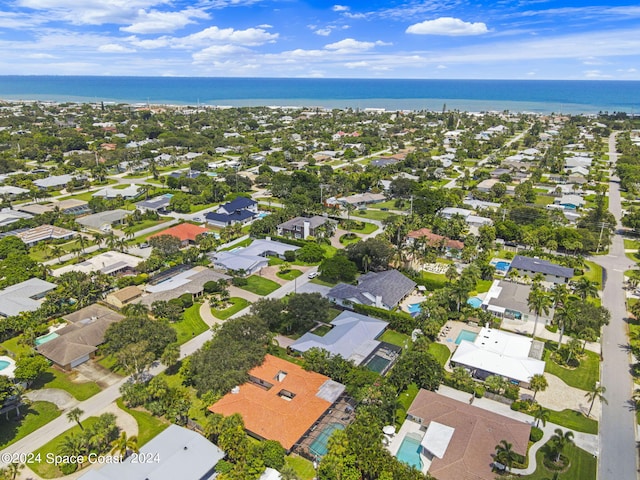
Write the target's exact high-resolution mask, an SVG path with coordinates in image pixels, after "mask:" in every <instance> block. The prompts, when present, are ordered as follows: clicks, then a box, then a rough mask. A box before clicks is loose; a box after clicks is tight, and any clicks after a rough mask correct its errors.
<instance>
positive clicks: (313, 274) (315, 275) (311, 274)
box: [307, 272, 318, 278]
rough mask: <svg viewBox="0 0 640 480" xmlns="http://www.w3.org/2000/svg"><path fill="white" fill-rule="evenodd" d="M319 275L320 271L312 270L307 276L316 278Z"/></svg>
mask: <svg viewBox="0 0 640 480" xmlns="http://www.w3.org/2000/svg"><path fill="white" fill-rule="evenodd" d="M317 276H318V272H311V273H310V274H309V275H307V278H316V277H317Z"/></svg>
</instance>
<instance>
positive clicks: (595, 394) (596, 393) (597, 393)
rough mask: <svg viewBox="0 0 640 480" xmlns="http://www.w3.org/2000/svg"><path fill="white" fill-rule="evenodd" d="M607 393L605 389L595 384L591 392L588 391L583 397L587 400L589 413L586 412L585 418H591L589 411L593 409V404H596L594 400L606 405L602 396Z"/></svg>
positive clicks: (605, 400)
mask: <svg viewBox="0 0 640 480" xmlns="http://www.w3.org/2000/svg"><path fill="white" fill-rule="evenodd" d="M606 392H607V389H606V387H603V386H602V385H599V384H598V383H596V384H595V385H594V386H593V388H592V389H591V390H589V391H588V392H587V393H586V394H585V395H584V396H585V398H587V399H588V400H589V402H591V403H590V405H589V411H588V412H587V417H589V416H591V409H592V408H593V404H594V403H596V399H597V400H600V402H601V403H604V404H605V405H607V404H608V403H609V402H607V399H606V398H604V394H605V393H606Z"/></svg>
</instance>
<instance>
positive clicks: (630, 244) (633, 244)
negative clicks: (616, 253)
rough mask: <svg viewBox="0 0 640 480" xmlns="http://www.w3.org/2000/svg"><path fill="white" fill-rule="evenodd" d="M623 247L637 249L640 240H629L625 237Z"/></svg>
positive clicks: (639, 245) (639, 246)
mask: <svg viewBox="0 0 640 480" xmlns="http://www.w3.org/2000/svg"><path fill="white" fill-rule="evenodd" d="M624 248H625V249H630V248H633V249H634V250H637V249H639V248H640V241H638V240H631V239H629V238H625V239H624Z"/></svg>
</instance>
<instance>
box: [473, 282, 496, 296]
mask: <svg viewBox="0 0 640 480" xmlns="http://www.w3.org/2000/svg"><path fill="white" fill-rule="evenodd" d="M492 284H493V280H478V282H477V283H476V292H477V293H484V292H488V291H489V289H490V288H491V285H492Z"/></svg>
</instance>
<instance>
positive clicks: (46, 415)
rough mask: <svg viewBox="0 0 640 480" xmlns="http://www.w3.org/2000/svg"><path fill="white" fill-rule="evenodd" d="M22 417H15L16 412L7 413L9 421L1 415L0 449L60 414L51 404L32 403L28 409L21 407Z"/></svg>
mask: <svg viewBox="0 0 640 480" xmlns="http://www.w3.org/2000/svg"><path fill="white" fill-rule="evenodd" d="M20 413H21V414H22V416H21V417H20V418H19V419H18V418H16V417H15V415H16V412H15V411H14V412H10V413H9V420H7V419H6V417H5V416H4V415H3V416H2V420H0V448H5V447H7V446H9V445H11V444H12V443H15V442H17V441H18V440H20V439H21V438H23V437H26V436H27V435H29V434H30V433H31V432H34V431H36V430H37V429H39V428H40V427H42V426H43V425H45V424H47V423H49V422H50V421H51V420H53V419H54V418H56V417H59V416H60V414H61V413H62V412H61V411H60V410H58V408H57V407H56V406H55V405H54V404H53V403H51V402H32V403H31V404H29V406H28V407H24V406H23V407H21V408H20Z"/></svg>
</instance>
